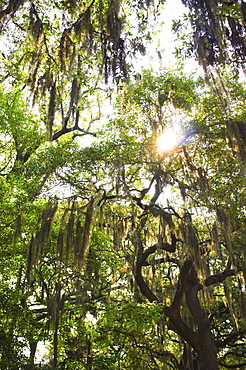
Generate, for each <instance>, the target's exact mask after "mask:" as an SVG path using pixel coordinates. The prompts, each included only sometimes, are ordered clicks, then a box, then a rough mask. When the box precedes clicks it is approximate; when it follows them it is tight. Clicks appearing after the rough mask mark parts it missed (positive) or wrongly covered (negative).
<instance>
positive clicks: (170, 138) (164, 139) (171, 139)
mask: <svg viewBox="0 0 246 370" xmlns="http://www.w3.org/2000/svg"><path fill="white" fill-rule="evenodd" d="M177 144H178V137H177V134H176V132H175V131H174V130H171V129H170V130H167V131H165V132H163V134H161V135H160V137H159V139H158V144H157V145H158V148H159V150H160V151H162V152H166V151H169V150H172V149H173V148H174V147H175V146H176V145H177Z"/></svg>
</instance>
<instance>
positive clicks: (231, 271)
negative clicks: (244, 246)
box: [200, 258, 236, 289]
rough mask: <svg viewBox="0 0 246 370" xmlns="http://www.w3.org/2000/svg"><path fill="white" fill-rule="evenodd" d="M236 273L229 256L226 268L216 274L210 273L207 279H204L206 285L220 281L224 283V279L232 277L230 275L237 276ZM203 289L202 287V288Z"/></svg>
mask: <svg viewBox="0 0 246 370" xmlns="http://www.w3.org/2000/svg"><path fill="white" fill-rule="evenodd" d="M235 275H236V271H235V270H234V269H231V260H230V258H229V260H228V262H227V266H226V268H225V270H224V271H223V272H221V273H219V274H216V275H210V276H209V277H208V278H207V279H206V280H205V281H204V285H205V286H206V287H208V286H210V285H213V284H218V283H223V281H224V280H225V279H226V278H228V277H230V276H235ZM200 289H202V287H201V288H200Z"/></svg>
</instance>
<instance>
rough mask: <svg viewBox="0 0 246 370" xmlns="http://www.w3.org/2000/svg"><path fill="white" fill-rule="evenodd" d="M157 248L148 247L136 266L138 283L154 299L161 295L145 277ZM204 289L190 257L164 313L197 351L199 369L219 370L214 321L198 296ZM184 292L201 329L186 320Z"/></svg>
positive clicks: (173, 326) (144, 292) (174, 328)
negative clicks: (210, 318) (145, 271)
mask: <svg viewBox="0 0 246 370" xmlns="http://www.w3.org/2000/svg"><path fill="white" fill-rule="evenodd" d="M154 251H155V247H154V246H153V247H150V248H148V249H147V250H146V251H145V252H144V253H143V255H142V256H141V258H140V259H139V261H138V263H137V269H136V282H137V284H138V285H139V288H140V290H141V293H142V294H143V295H144V296H145V297H146V298H148V299H149V301H150V302H153V301H155V300H157V297H156V296H155V294H153V292H152V291H151V289H150V288H149V286H148V285H147V284H146V282H145V280H144V278H143V276H142V266H143V264H144V262H145V261H146V258H147V256H149V255H150V254H151V253H153V252H154ZM200 289H201V284H200V282H199V280H198V278H197V274H196V271H195V268H194V265H193V262H192V261H190V260H187V261H185V263H184V265H183V266H182V268H181V271H180V277H179V282H178V285H177V290H176V293H175V297H174V299H173V302H172V304H171V306H168V307H165V308H164V313H165V314H166V316H167V317H168V318H169V320H170V329H172V330H174V331H175V332H176V333H177V334H179V335H180V336H181V337H182V338H183V339H184V340H185V341H186V342H187V343H188V344H189V345H190V346H191V347H192V348H193V350H194V351H195V352H196V353H197V355H198V358H199V362H200V369H199V370H218V361H217V349H216V345H215V341H214V338H213V335H212V332H211V327H210V322H209V319H208V316H207V314H206V312H205V311H204V309H203V308H202V307H201V305H200V302H199V299H198V291H199V290H200ZM184 295H185V298H186V304H187V307H188V309H189V311H190V314H191V316H192V318H193V321H194V324H195V327H196V328H197V330H196V331H194V330H193V329H192V328H191V327H189V326H188V325H187V324H186V323H185V322H184V320H183V319H182V316H181V306H182V304H183V298H184Z"/></svg>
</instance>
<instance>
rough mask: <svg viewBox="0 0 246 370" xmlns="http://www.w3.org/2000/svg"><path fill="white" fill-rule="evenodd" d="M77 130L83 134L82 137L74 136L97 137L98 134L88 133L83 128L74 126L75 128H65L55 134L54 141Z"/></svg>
mask: <svg viewBox="0 0 246 370" xmlns="http://www.w3.org/2000/svg"><path fill="white" fill-rule="evenodd" d="M76 130H77V131H80V132H81V134H80V135H74V136H84V135H92V136H94V137H96V134H95V133H94V132H90V131H86V130H83V129H82V128H79V127H77V126H74V127H63V128H62V129H61V130H59V131H57V132H55V133H54V134H53V136H52V141H55V140H57V139H58V138H59V137H60V136H62V135H65V134H68V133H69V132H73V131H76Z"/></svg>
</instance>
